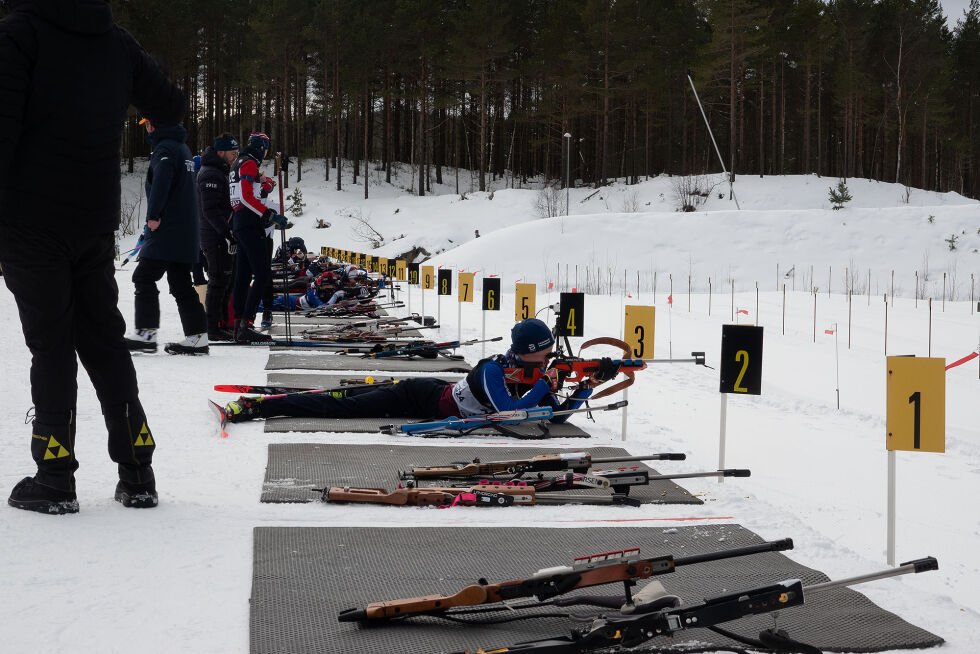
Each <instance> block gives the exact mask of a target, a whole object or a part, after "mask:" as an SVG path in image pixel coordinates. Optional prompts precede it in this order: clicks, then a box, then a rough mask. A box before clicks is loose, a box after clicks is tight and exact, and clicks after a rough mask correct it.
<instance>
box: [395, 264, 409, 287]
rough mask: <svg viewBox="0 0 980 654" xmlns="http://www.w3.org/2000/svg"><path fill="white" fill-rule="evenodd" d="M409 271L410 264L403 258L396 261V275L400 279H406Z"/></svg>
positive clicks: (401, 280)
mask: <svg viewBox="0 0 980 654" xmlns="http://www.w3.org/2000/svg"><path fill="white" fill-rule="evenodd" d="M407 271H408V265H407V264H406V263H405V262H404V261H403V260H402V259H398V260H397V261H395V277H396V278H397V279H398V281H400V282H403V281H405V279H406V274H407Z"/></svg>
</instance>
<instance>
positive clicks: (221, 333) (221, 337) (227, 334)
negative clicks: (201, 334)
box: [208, 327, 235, 343]
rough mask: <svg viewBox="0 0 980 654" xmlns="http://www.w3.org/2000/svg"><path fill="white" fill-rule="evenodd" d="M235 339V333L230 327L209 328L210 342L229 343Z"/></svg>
mask: <svg viewBox="0 0 980 654" xmlns="http://www.w3.org/2000/svg"><path fill="white" fill-rule="evenodd" d="M233 340H235V333H234V332H233V331H231V330H230V329H225V328H223V327H219V328H217V329H209V330H208V342H210V343H227V342H230V341H233Z"/></svg>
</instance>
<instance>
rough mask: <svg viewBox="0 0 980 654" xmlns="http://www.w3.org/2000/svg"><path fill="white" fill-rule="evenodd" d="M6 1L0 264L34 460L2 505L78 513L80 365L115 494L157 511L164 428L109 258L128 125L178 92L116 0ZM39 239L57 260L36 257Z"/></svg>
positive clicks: (158, 115) (167, 113) (168, 104)
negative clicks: (25, 357) (23, 371)
mask: <svg viewBox="0 0 980 654" xmlns="http://www.w3.org/2000/svg"><path fill="white" fill-rule="evenodd" d="M6 5H7V8H8V9H9V10H10V13H9V15H7V16H6V17H5V18H4V19H3V20H0V265H2V266H3V271H4V279H5V284H6V287H7V289H8V290H9V291H10V292H11V293H12V294H13V296H14V299H15V300H16V302H17V308H18V310H19V313H20V320H21V325H22V328H23V331H24V341H25V342H26V343H27V347H28V348H29V349H30V351H31V399H32V401H33V403H34V414H33V416H34V419H33V422H32V426H31V432H30V444H31V445H30V448H31V455H32V457H33V459H34V462H35V463H36V465H37V473H36V474H35V475H33V476H31V477H25V478H24V479H22V480H21V481H20V482H18V483H17V485H16V486H14V488H13V491H12V492H11V493H10V498H9V499H8V500H7V502H8V503H9V504H10V505H11V506H13V507H15V508H18V509H27V510H31V511H37V512H39V513H43V514H47V515H52V514H55V515H56V514H64V513H76V512H77V511H78V498H77V496H76V493H75V471H76V470H77V468H78V461H77V459H76V458H75V423H76V401H77V394H78V385H77V384H78V379H77V377H78V361H81V362H82V365H84V366H85V370H86V371H87V372H88V375H89V377H90V378H91V380H92V385H93V386H94V387H95V392H96V395H97V396H98V399H99V403H100V404H101V409H102V414H103V416H104V417H105V424H106V427H107V430H108V444H109V457H110V458H111V459H112V460H113V461H114V462H116V463H117V464H118V477H119V481H118V483H117V485H116V490H115V499H116V500H117V501H119V502H121V503H122V504H123V505H124V506H127V507H134V508H149V507H154V506H156V505H157V491H156V479H155V477H154V474H153V467H152V465H151V463H152V459H153V451H154V448H155V443H156V435H155V434H154V433H152V432H151V430H150V428H149V426H148V423H147V418H146V415H145V413H144V411H143V406H142V405H141V403H140V400H139V388H138V385H137V380H136V370H135V369H134V368H133V361H132V359H131V357H130V354H129V350H128V349H127V348H126V344H125V342H124V341H123V334H124V333H125V331H126V322H125V320H124V319H123V317H122V314H120V312H119V306H118V299H119V289H118V288H117V286H116V280H115V269H114V264H113V261H114V259H115V235H114V232H115V230H116V229H118V228H119V205H120V171H119V163H120V161H119V155H120V150H121V144H122V133H123V131H122V129H121V127H122V125H123V124H124V122H125V120H126V113H127V111H128V109H129V106H130V104H133V105H135V106H136V108H137V109H138V110H139V111H140V112H141V113H142V114H143V115H146V116H149V117H150V118H152V119H153V120H157V121H159V122H160V123H161V124H171V125H176V124H177V123H178V122H180V120H181V119H182V118H183V115H184V96H183V94H182V93H181V92H180V89H179V88H177V86H176V85H174V84H173V83H172V82H170V80H168V79H167V76H166V74H165V73H164V72H163V70H162V69H161V68H160V66H159V65H157V63H156V62H154V61H153V59H152V57H150V56H149V55H148V54H147V53H146V52H145V51H144V50H143V48H141V47H140V45H139V43H137V42H136V40H135V39H134V38H133V37H132V36H131V35H130V34H129V33H128V32H126V30H124V29H122V28H121V27H119V26H117V25H116V24H115V23H114V21H113V18H112V9H111V7H110V6H109V2H108V0H6ZM66 120H67V121H68V124H66ZM39 171H44V173H43V174H39ZM53 180H56V181H53ZM38 244H43V248H44V251H45V253H46V254H48V255H50V256H45V257H38V256H37V248H38ZM52 279H57V280H59V282H58V283H55V284H53V283H51V280H52ZM9 342H10V339H7V343H8V344H9ZM11 456H13V454H12V453H11Z"/></svg>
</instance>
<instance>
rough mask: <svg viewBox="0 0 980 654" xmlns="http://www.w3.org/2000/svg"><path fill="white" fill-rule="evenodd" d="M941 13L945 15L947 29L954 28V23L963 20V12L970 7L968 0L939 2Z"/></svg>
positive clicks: (941, 0) (943, 0)
mask: <svg viewBox="0 0 980 654" xmlns="http://www.w3.org/2000/svg"><path fill="white" fill-rule="evenodd" d="M939 4H941V5H942V6H943V13H944V14H946V24H947V25H948V26H949V29H953V28H955V27H956V21H958V20H961V19H962V18H963V12H965V11H966V10H967V9H968V8H969V7H970V0H940V2H939Z"/></svg>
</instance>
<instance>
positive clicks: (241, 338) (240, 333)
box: [235, 320, 272, 343]
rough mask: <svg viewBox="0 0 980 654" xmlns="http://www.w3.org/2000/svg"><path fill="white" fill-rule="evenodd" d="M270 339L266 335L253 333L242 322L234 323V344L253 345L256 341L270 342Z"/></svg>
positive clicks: (252, 330) (245, 323)
mask: <svg viewBox="0 0 980 654" xmlns="http://www.w3.org/2000/svg"><path fill="white" fill-rule="evenodd" d="M271 340H272V337H271V336H269V335H268V334H262V333H260V332H257V331H255V330H254V329H252V328H251V327H249V326H248V323H247V322H245V321H244V320H236V321H235V342H236V343H254V342H257V341H271Z"/></svg>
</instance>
